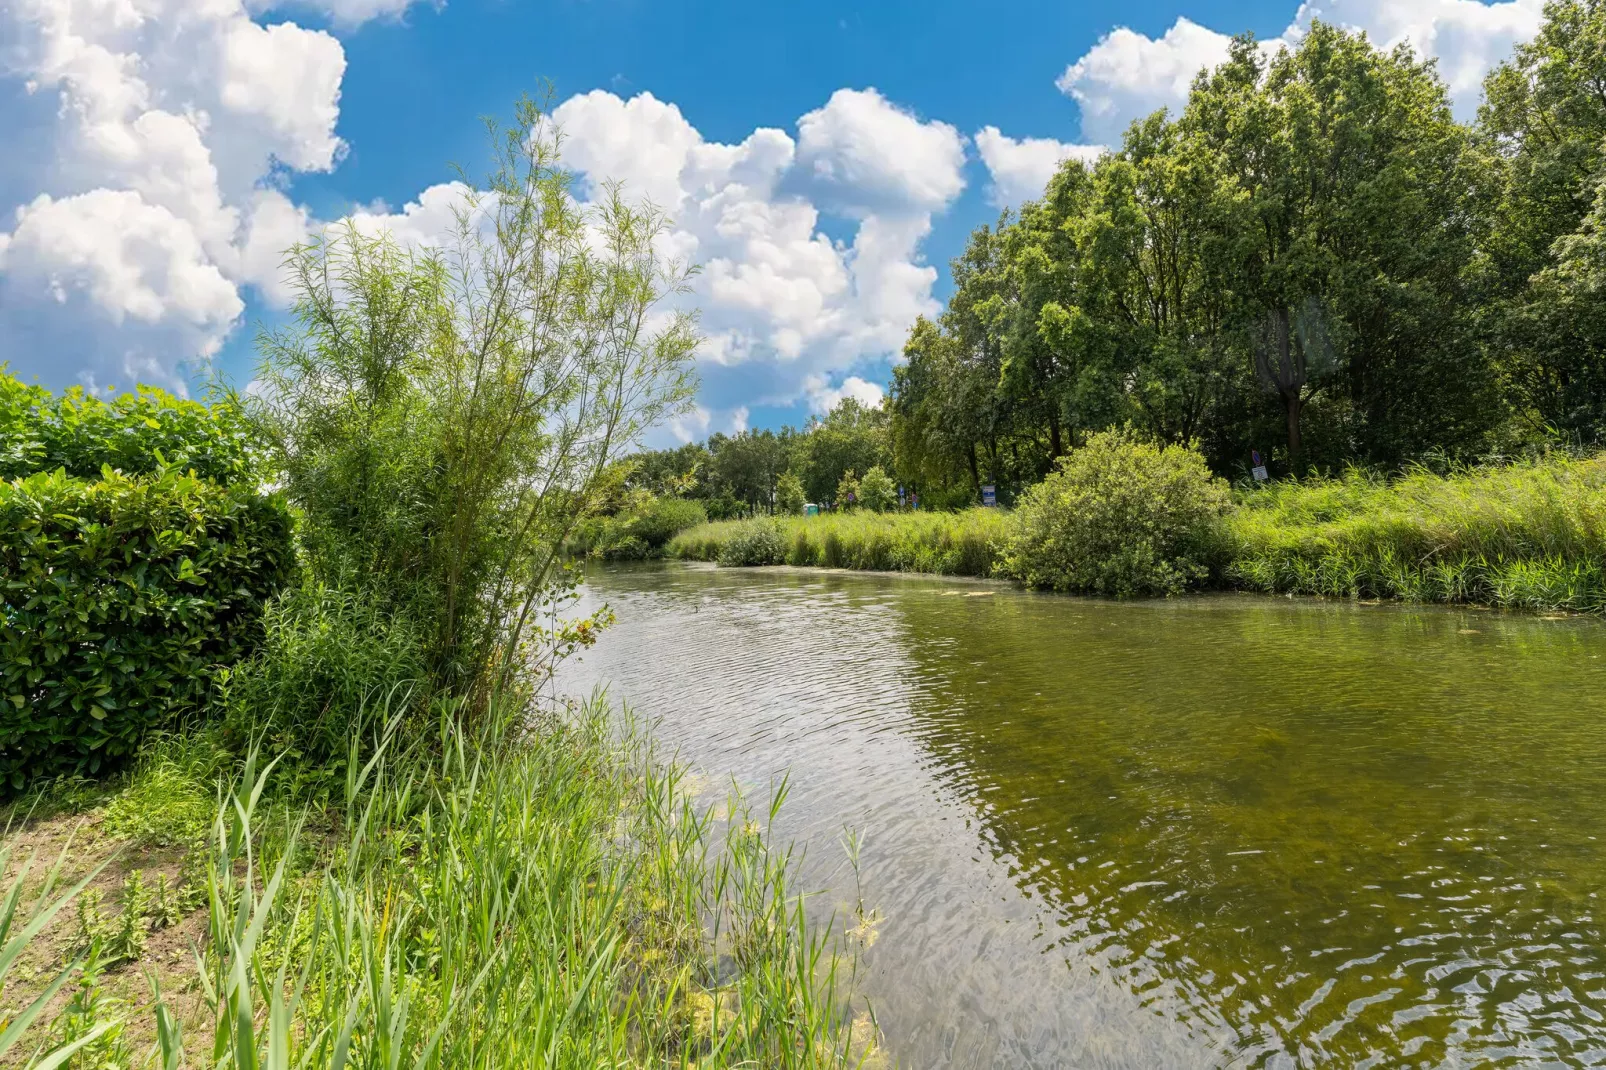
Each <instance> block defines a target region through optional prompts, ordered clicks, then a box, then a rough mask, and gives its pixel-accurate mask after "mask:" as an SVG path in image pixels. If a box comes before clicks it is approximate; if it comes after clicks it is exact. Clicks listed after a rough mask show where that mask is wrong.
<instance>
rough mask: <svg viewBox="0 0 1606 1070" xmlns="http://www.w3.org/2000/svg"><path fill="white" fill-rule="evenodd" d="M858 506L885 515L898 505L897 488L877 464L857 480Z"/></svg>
mask: <svg viewBox="0 0 1606 1070" xmlns="http://www.w3.org/2000/svg"><path fill="white" fill-rule="evenodd" d="M859 504H860V505H861V506H863V507H864V508H866V509H869V510H870V511H871V512H876V513H885V512H886V511H888V510H889V509H891V508H893V507H894V506H895V505H897V504H898V488H897V486H896V485H895V484H894V483H893V482H892V477H891V476H889V475H887V473H886V472H884V471H882V469H881V466H880V465H879V464H878V465H874V466H872V467H871V468H870V470H869V471H868V472H866V473H864V478H863V479H861V480H859Z"/></svg>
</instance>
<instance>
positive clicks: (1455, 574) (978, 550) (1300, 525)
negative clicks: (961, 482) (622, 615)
mask: <svg viewBox="0 0 1606 1070" xmlns="http://www.w3.org/2000/svg"><path fill="white" fill-rule="evenodd" d="M1012 524H1013V522H1012V518H1011V516H1010V514H1007V513H1002V512H1000V511H998V510H986V509H972V510H969V511H966V512H962V513H885V514H875V513H849V514H832V515H827V516H821V517H783V518H775V519H768V518H760V519H756V520H745V521H729V522H724V523H718V524H705V525H701V526H699V527H696V528H693V529H691V530H689V531H686V532H683V533H681V534H680V535H678V536H676V537H675V538H674V539H673V540H671V541H670V543H669V545H668V548H667V553H668V555H669V556H670V557H673V558H679V559H681V560H696V561H719V562H721V563H723V564H728V565H735V564H789V565H802V566H821V567H831V568H851V569H860V570H865V571H895V572H928V573H933V574H938V575H965V576H978V577H986V578H996V579H1012V578H1015V577H1013V576H1012V575H1010V570H1009V568H1008V567H1007V566H1006V565H1005V563H1004V562H1005V557H1006V554H1007V552H1008V548H1009V545H1010V540H1011V539H1012V538H1013V537H1014V535H1013V526H1012ZM1213 541H1214V543H1215V545H1214V547H1213V550H1212V552H1211V554H1210V557H1211V561H1210V574H1209V576H1208V578H1206V579H1205V580H1203V581H1202V582H1201V583H1200V584H1199V586H1202V587H1215V588H1228V589H1238V590H1248V591H1266V592H1276V593H1288V594H1313V595H1325V596H1339V597H1361V598H1378V599H1397V600H1402V601H1421V602H1442V603H1452V604H1454V603H1461V604H1475V605H1488V606H1497V607H1503V608H1519V609H1532V610H1563V611H1570V612H1586V613H1600V612H1603V611H1606V566H1603V562H1606V457H1603V456H1595V457H1590V458H1582V459H1580V458H1571V457H1566V456H1561V455H1556V456H1551V457H1546V458H1542V459H1537V460H1531V461H1524V462H1519V463H1516V464H1511V465H1504V466H1499V467H1487V468H1476V469H1466V470H1462V471H1457V472H1453V473H1451V474H1448V475H1435V474H1433V473H1431V472H1427V471H1425V470H1416V471H1411V472H1408V473H1405V474H1403V475H1400V476H1398V477H1395V478H1392V479H1386V478H1382V477H1379V476H1375V475H1371V474H1367V473H1363V472H1359V471H1352V472H1349V473H1346V474H1345V475H1344V476H1342V477H1340V478H1336V479H1330V480H1315V479H1313V480H1306V481H1288V482H1283V483H1276V484H1271V485H1269V486H1265V487H1256V488H1241V489H1239V490H1236V491H1234V492H1233V494H1232V499H1231V505H1230V507H1229V508H1228V509H1227V510H1226V511H1225V513H1224V515H1223V516H1222V518H1221V520H1220V522H1219V524H1218V525H1217V527H1216V529H1215V536H1214V540H1213Z"/></svg>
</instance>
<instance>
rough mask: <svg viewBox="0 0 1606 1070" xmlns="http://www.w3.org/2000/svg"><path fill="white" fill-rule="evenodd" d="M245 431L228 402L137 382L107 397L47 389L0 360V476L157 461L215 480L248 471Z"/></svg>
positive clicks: (145, 465)
mask: <svg viewBox="0 0 1606 1070" xmlns="http://www.w3.org/2000/svg"><path fill="white" fill-rule="evenodd" d="M253 452H254V451H253V447H252V439H251V436H250V434H249V430H248V428H247V426H246V424H245V421H244V420H243V419H242V418H241V415H240V412H239V410H238V408H237V407H236V406H234V405H233V404H231V403H229V402H228V401H226V400H222V399H213V401H212V403H211V404H202V403H200V402H197V401H188V400H183V399H180V398H175V397H174V396H172V395H171V394H169V393H167V392H166V391H164V390H158V389H156V388H155V387H148V386H142V387H140V388H138V389H137V390H135V391H133V392H131V393H121V394H116V395H113V396H112V397H110V398H100V397H96V396H95V395H93V394H86V393H85V392H84V391H83V389H82V388H81V387H71V388H69V389H68V390H66V391H64V392H62V393H61V394H53V393H51V392H50V391H48V390H46V389H44V388H43V387H39V386H31V385H27V384H24V383H22V382H20V381H19V380H17V379H16V378H14V377H13V376H10V375H8V374H6V372H5V365H3V364H0V479H18V478H20V477H22V476H26V475H31V474H33V473H35V472H54V471H55V470H57V469H58V468H60V469H65V470H66V472H67V474H68V475H70V476H77V477H78V478H80V479H90V480H93V479H99V478H100V475H101V470H102V469H103V468H108V467H109V468H112V469H114V470H116V471H118V472H121V473H122V474H124V475H151V474H155V473H157V472H160V471H162V470H164V469H169V468H171V469H174V470H176V471H179V472H188V471H192V470H193V471H194V473H195V474H196V475H197V476H199V477H200V478H202V479H210V480H213V481H215V482H218V483H237V482H249V481H250V480H252V479H253V478H254V476H255V472H256V465H255V463H254V457H253Z"/></svg>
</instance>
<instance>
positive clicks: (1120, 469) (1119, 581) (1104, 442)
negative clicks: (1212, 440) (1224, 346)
mask: <svg viewBox="0 0 1606 1070" xmlns="http://www.w3.org/2000/svg"><path fill="white" fill-rule="evenodd" d="M1229 505H1230V499H1229V496H1228V492H1227V485H1226V484H1225V483H1224V482H1222V481H1221V480H1219V479H1216V478H1214V477H1212V476H1211V474H1210V469H1209V468H1208V467H1206V465H1205V461H1204V458H1203V457H1201V456H1200V455H1199V454H1198V453H1196V452H1195V451H1193V450H1190V449H1186V448H1184V447H1182V446H1164V447H1161V446H1155V445H1152V444H1149V443H1146V442H1141V441H1138V440H1136V439H1134V438H1132V437H1131V436H1129V435H1127V434H1124V433H1122V432H1118V431H1108V432H1103V433H1100V434H1096V435H1093V436H1092V437H1091V438H1089V439H1088V442H1087V445H1085V446H1084V447H1082V448H1081V449H1078V450H1074V451H1072V452H1071V453H1070V454H1069V455H1068V456H1066V457H1065V458H1063V459H1062V460H1061V461H1060V466H1059V470H1058V471H1057V472H1054V473H1052V474H1050V475H1049V477H1048V478H1047V479H1045V480H1044V481H1043V482H1042V483H1040V484H1038V485H1037V486H1035V487H1032V488H1031V489H1030V490H1028V491H1027V492H1026V493H1025V494H1024V495H1023V496H1022V497H1021V499H1020V502H1019V504H1018V505H1017V507H1016V511H1015V514H1014V530H1013V531H1012V532H1011V533H1010V536H1009V540H1008V544H1007V547H1006V549H1005V552H1004V568H1005V570H1006V571H1007V573H1008V574H1009V575H1012V576H1014V577H1015V578H1017V579H1019V580H1020V581H1021V582H1023V583H1025V584H1026V585H1027V586H1030V587H1040V588H1047V589H1050V590H1056V591H1084V592H1092V593H1096V594H1107V595H1116V596H1123V597H1124V596H1130V595H1142V594H1174V593H1178V592H1180V591H1182V590H1184V589H1186V588H1187V587H1189V586H1190V585H1193V584H1195V583H1198V582H1199V581H1201V580H1203V579H1205V578H1206V577H1207V576H1208V575H1209V574H1210V568H1209V565H1210V562H1211V560H1212V558H1213V557H1214V556H1215V555H1216V553H1217V552H1218V547H1219V546H1220V544H1221V531H1220V525H1221V518H1222V516H1223V514H1225V513H1226V511H1227V509H1228V508H1229Z"/></svg>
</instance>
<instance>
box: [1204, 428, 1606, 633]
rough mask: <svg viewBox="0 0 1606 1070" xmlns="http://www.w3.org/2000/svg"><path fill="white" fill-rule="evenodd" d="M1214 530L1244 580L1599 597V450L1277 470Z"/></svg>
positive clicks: (1321, 589) (1604, 541)
mask: <svg viewBox="0 0 1606 1070" xmlns="http://www.w3.org/2000/svg"><path fill="white" fill-rule="evenodd" d="M1226 532H1227V540H1226V542H1227V562H1226V564H1225V566H1224V568H1223V576H1224V579H1225V580H1226V582H1227V583H1229V584H1231V585H1232V586H1236V587H1242V588H1247V589H1249V590H1261V591H1282V592H1290V593H1300V594H1320V595H1346V596H1359V597H1365V598H1398V599H1406V600H1411V601H1424V602H1470V603H1477V604H1484V605H1491V606H1502V607H1511V608H1525V609H1541V610H1543V609H1553V610H1571V611H1582V612H1601V611H1603V610H1606V565H1603V562H1606V557H1603V555H1606V456H1597V457H1592V458H1583V459H1580V458H1573V457H1568V456H1565V455H1552V456H1548V457H1541V458H1535V459H1530V460H1525V461H1521V462H1518V463H1515V464H1508V465H1502V466H1498V467H1482V468H1468V469H1462V470H1458V471H1455V472H1452V473H1450V474H1449V475H1436V474H1434V473H1432V472H1429V471H1426V470H1424V469H1415V470H1411V471H1408V472H1406V473H1405V474H1403V475H1401V476H1399V477H1397V478H1394V479H1386V478H1383V477H1380V476H1377V475H1375V474H1370V473H1366V472H1360V471H1351V472H1347V473H1345V474H1344V475H1343V476H1342V477H1341V478H1337V479H1330V480H1308V481H1304V482H1288V483H1278V484H1273V485H1271V486H1268V487H1265V488H1261V489H1256V490H1253V491H1247V492H1244V493H1241V494H1240V495H1239V497H1238V504H1237V508H1236V509H1235V510H1234V511H1233V512H1232V514H1231V515H1230V516H1229V517H1228V519H1227V523H1226Z"/></svg>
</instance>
